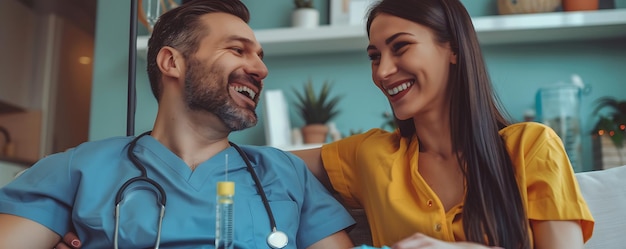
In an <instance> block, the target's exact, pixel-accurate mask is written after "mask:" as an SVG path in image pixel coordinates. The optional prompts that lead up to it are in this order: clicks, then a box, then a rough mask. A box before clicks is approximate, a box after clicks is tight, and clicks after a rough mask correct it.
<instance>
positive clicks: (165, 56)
mask: <svg viewBox="0 0 626 249" xmlns="http://www.w3.org/2000/svg"><path fill="white" fill-rule="evenodd" d="M156 64H157V66H158V67H159V70H160V71H161V73H162V74H163V76H166V77H173V78H181V77H183V76H184V68H185V61H184V59H183V56H182V54H181V53H180V52H178V50H176V49H174V48H172V47H168V46H164V47H162V48H161V50H159V53H158V54H157V57H156Z"/></svg>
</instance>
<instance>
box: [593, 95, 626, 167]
mask: <svg viewBox="0 0 626 249" xmlns="http://www.w3.org/2000/svg"><path fill="white" fill-rule="evenodd" d="M601 110H608V112H607V113H606V115H607V116H604V115H601V116H600V118H599V120H598V122H597V123H596V125H595V127H594V129H593V135H594V136H596V135H597V136H600V139H601V140H610V141H611V143H608V144H607V143H602V146H603V147H602V157H603V161H605V157H611V156H613V155H607V150H610V151H613V152H610V154H616V155H615V156H617V157H618V160H615V161H616V163H618V164H619V165H623V164H624V163H625V160H624V159H625V158H624V156H626V155H624V140H625V138H626V100H622V101H620V100H617V99H615V98H612V97H604V98H600V99H598V101H597V103H596V108H595V110H594V111H593V113H594V115H598V114H599V112H600V111H601ZM611 145H612V146H614V148H605V147H609V146H611ZM615 156H613V157H615ZM607 166H613V165H604V167H607Z"/></svg>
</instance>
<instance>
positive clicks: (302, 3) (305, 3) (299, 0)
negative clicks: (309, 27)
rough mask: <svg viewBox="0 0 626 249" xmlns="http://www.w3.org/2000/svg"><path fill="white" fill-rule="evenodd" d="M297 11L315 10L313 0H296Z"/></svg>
mask: <svg viewBox="0 0 626 249" xmlns="http://www.w3.org/2000/svg"><path fill="white" fill-rule="evenodd" d="M293 2H294V3H295V4H296V9H300V8H313V0H294V1H293Z"/></svg>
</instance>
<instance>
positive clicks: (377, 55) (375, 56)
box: [367, 54, 380, 61]
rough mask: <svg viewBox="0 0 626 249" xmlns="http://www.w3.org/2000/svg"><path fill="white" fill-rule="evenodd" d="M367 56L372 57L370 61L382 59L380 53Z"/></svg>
mask: <svg viewBox="0 0 626 249" xmlns="http://www.w3.org/2000/svg"><path fill="white" fill-rule="evenodd" d="M367 57H369V58H370V61H376V60H378V59H380V54H368V55H367Z"/></svg>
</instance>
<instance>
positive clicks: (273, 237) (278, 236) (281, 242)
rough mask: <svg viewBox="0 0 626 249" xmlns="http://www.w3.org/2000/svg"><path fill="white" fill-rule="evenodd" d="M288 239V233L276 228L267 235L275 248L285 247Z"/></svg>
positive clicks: (271, 245)
mask: <svg viewBox="0 0 626 249" xmlns="http://www.w3.org/2000/svg"><path fill="white" fill-rule="evenodd" d="M288 241H289V239H288V238H287V234H285V233H283V232H281V231H277V230H275V229H274V231H272V232H271V233H270V235H268V236H267V244H268V245H269V246H270V247H271V248H274V249H281V248H284V247H285V246H286V245H287V242H288Z"/></svg>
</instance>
